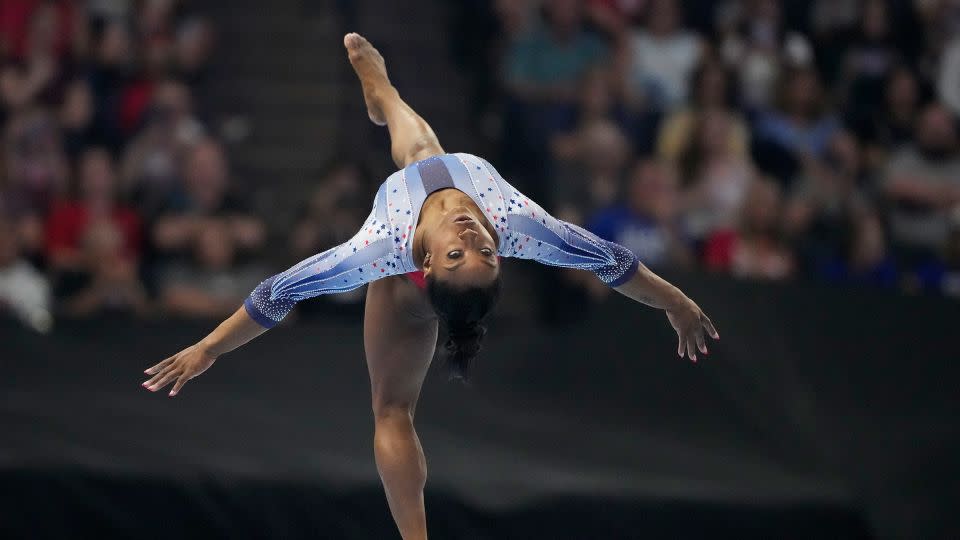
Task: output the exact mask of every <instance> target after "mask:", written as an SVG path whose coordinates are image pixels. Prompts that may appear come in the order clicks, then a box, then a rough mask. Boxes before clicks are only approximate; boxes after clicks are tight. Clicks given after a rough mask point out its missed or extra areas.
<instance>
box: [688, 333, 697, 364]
mask: <svg viewBox="0 0 960 540" xmlns="http://www.w3.org/2000/svg"><path fill="white" fill-rule="evenodd" d="M687 358H689V359H690V361H691V362H696V361H697V342H696V340H694V339H693V338H692V337H688V338H687Z"/></svg>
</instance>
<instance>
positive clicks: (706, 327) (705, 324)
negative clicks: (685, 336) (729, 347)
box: [700, 315, 720, 339]
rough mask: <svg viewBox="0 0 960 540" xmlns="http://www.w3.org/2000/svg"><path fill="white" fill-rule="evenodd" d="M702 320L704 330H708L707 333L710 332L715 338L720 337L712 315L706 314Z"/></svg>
mask: <svg viewBox="0 0 960 540" xmlns="http://www.w3.org/2000/svg"><path fill="white" fill-rule="evenodd" d="M700 322H701V324H703V328H704V330H706V331H707V333H708V334H710V337H712V338H713V339H720V334H718V333H717V329H716V328H715V327H714V326H713V322H712V321H710V317H707V316H706V315H704V316H703V320H702V321H700Z"/></svg>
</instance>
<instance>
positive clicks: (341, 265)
mask: <svg viewBox="0 0 960 540" xmlns="http://www.w3.org/2000/svg"><path fill="white" fill-rule="evenodd" d="M382 199H383V196H382V194H378V198H377V202H375V203H374V208H373V211H371V212H370V216H369V217H368V218H367V220H366V221H365V222H364V225H363V228H362V229H360V231H359V232H357V234H356V235H354V236H353V238H351V239H350V240H349V241H347V242H345V243H343V244H340V245H339V246H336V247H333V248H331V249H328V250H326V251H324V252H323V253H319V254H317V255H314V256H313V257H310V258H308V259H305V260H303V261H301V262H299V263H297V264H296V265H294V266H293V267H291V268H289V269H288V270H286V271H284V272H281V273H279V274H277V275H275V276H271V277H269V278H267V279H265V280H264V281H263V282H262V283H260V285H258V286H257V288H256V289H254V290H253V292H252V293H250V296H248V297H247V299H246V301H244V304H243V305H244V307H245V308H246V310H247V314H248V315H250V318H252V319H253V320H255V321H256V322H258V323H259V324H260V325H261V326H263V327H265V328H271V327H273V326H275V325H276V324H277V323H279V322H280V321H281V320H282V319H283V318H284V317H285V316H286V315H287V313H289V312H290V310H292V309H293V307H294V305H296V303H297V302H299V301H301V300H306V299H307V298H313V297H314V296H319V295H321V294H332V293H340V292H347V291H351V290H353V289H356V288H358V287H361V286H363V285H365V284H367V283H369V282H371V281H375V280H377V279H380V278H383V277H386V276H391V275H394V274H398V273H402V272H403V270H402V266H403V264H402V263H401V261H400V260H399V259H400V255H399V253H398V252H397V248H396V246H397V243H396V242H395V241H394V235H393V233H392V231H390V230H389V225H388V224H387V219H386V217H385V212H384V211H383V210H382V209H381V208H379V206H382V205H379V204H378V203H380V202H381V201H382Z"/></svg>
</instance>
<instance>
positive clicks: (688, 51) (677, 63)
mask: <svg viewBox="0 0 960 540" xmlns="http://www.w3.org/2000/svg"><path fill="white" fill-rule="evenodd" d="M682 22H683V21H682V14H681V13H680V5H679V2H678V1H677V0H651V2H650V7H649V9H648V12H647V20H646V28H644V29H639V30H636V31H635V32H634V33H633V36H632V37H631V40H630V51H629V56H630V60H629V65H630V67H629V75H628V76H627V95H628V96H631V98H632V99H631V101H634V102H638V101H644V102H646V104H647V105H648V106H649V107H652V108H653V109H655V110H667V109H670V108H671V107H673V106H674V105H677V104H679V103H682V102H683V101H684V100H686V98H687V88H688V85H689V79H690V75H691V74H692V73H693V70H694V68H696V66H697V64H698V63H699V62H700V58H701V56H702V55H703V45H702V44H701V42H700V39H699V38H698V37H697V36H696V34H693V33H690V32H687V31H685V30H684V29H683V27H682V26H681V25H682Z"/></svg>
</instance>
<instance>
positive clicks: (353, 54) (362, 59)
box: [343, 32, 396, 126]
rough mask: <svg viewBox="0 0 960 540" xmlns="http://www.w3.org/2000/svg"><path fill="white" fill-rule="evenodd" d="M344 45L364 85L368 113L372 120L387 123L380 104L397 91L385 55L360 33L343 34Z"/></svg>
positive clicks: (364, 97)
mask: <svg viewBox="0 0 960 540" xmlns="http://www.w3.org/2000/svg"><path fill="white" fill-rule="evenodd" d="M343 45H344V47H346V48H347V56H348V57H349V58H350V63H351V64H352V65H353V70H354V71H356V72H357V77H359V78H360V84H361V85H363V99H364V100H365V101H366V102H367V114H369V115H370V120H371V121H372V122H373V123H374V124H377V125H378V126H385V125H387V117H386V116H384V114H383V108H382V107H381V106H380V104H381V102H382V101H381V100H383V99H384V98H385V97H387V96H389V95H390V94H391V93H394V94H395V93H396V89H394V88H393V85H392V84H390V78H389V77H387V66H386V64H385V63H384V61H383V56H381V55H380V52H379V51H377V49H375V48H374V47H373V45H371V44H370V42H369V41H367V40H366V38H364V37H363V36H361V35H360V34H357V33H354V32H351V33H349V34H347V35H345V36H343Z"/></svg>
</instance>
